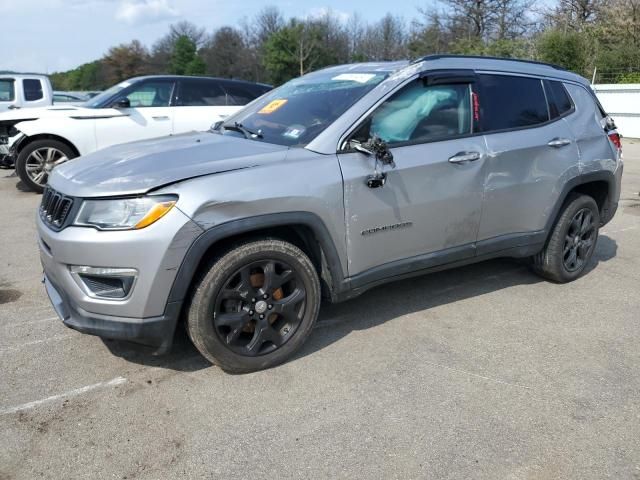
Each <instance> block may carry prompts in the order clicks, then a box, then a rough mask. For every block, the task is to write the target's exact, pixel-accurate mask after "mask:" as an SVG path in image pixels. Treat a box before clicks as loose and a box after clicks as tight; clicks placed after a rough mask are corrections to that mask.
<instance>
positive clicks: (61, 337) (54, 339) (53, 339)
mask: <svg viewBox="0 0 640 480" xmlns="http://www.w3.org/2000/svg"><path fill="white" fill-rule="evenodd" d="M73 336H75V334H74V333H67V334H65V335H54V336H53V337H49V338H43V339H41V340H32V341H30V342H25V343H21V344H20V345H10V346H8V347H5V348H4V349H2V350H0V353H4V352H10V351H12V350H19V349H20V348H22V347H30V346H31V345H39V344H41V343H47V342H57V341H58V340H64V339H66V338H71V337H73Z"/></svg>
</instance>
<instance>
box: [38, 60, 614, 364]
mask: <svg viewBox="0 0 640 480" xmlns="http://www.w3.org/2000/svg"><path fill="white" fill-rule="evenodd" d="M622 168H623V164H622V159H621V150H620V139H619V137H618V135H617V133H616V131H615V125H614V124H613V121H612V120H611V119H610V118H608V117H607V116H606V114H605V113H604V111H603V110H602V108H601V107H600V105H599V104H598V101H597V100H596V98H595V96H594V95H593V93H592V92H591V89H590V88H589V84H588V82H587V81H586V80H585V79H583V78H582V77H579V76H577V75H575V74H573V73H570V72H567V71H565V70H562V69H560V68H558V67H554V66H551V65H544V64H538V63H533V62H522V61H512V60H503V59H492V58H475V57H455V56H431V57H426V58H423V59H420V60H418V61H415V62H413V63H408V62H394V63H364V64H356V65H344V66H337V67H331V68H327V69H324V70H321V71H318V72H314V73H311V74H308V75H305V76H303V77H301V78H298V79H295V80H292V81H290V82H289V83H287V84H285V85H283V86H281V87H280V88H277V89H275V90H273V91H271V92H269V93H268V94H266V95H265V96H263V97H261V98H259V99H257V100H256V101H254V102H253V103H251V104H249V105H248V106H247V107H245V108H244V109H243V110H241V111H240V112H238V113H237V114H235V115H233V116H232V117H229V118H228V119H226V121H224V123H219V124H217V125H216V126H215V127H213V128H212V129H211V131H210V132H205V133H198V134H189V135H181V136H174V137H171V138H167V139H163V140H153V141H144V142H138V143H131V144H127V145H121V146H116V147H112V148H108V149H106V150H102V151H100V152H96V153H93V154H90V155H87V156H84V157H82V158H81V159H80V160H79V161H75V160H74V161H71V162H69V163H68V164H65V165H62V166H60V167H59V168H56V169H55V170H54V173H53V175H52V176H51V178H50V181H49V185H48V187H47V189H46V191H45V193H44V196H43V198H42V204H41V206H40V209H39V215H38V218H37V223H38V234H39V244H40V252H41V258H42V264H43V266H44V274H45V277H44V282H45V285H46V290H47V292H48V294H49V297H50V298H51V301H52V303H53V305H54V307H55V309H56V311H57V312H58V314H59V316H60V317H61V318H62V321H63V322H64V323H65V324H66V325H67V326H69V327H71V328H73V329H76V330H79V331H81V332H86V333H90V334H95V335H100V336H103V337H108V338H116V339H125V340H131V341H136V342H140V343H144V344H148V345H152V346H155V347H157V351H158V352H165V351H167V350H168V349H169V348H170V346H171V343H172V339H173V336H174V332H175V329H176V325H177V324H178V322H185V323H186V329H187V331H188V333H189V336H190V338H191V339H192V341H193V343H194V344H195V346H196V347H197V348H198V350H199V351H200V352H201V353H202V354H203V355H204V356H205V357H206V358H207V359H209V360H210V361H211V362H213V363H215V364H217V365H219V366H220V367H222V368H223V369H225V370H227V371H232V372H248V371H253V370H257V369H262V368H267V367H270V366H273V365H276V364H278V363H280V362H283V361H285V360H286V359H287V358H289V357H290V356H291V355H292V354H293V353H294V352H295V351H296V350H297V349H298V348H300V347H301V345H302V344H303V343H304V341H305V339H306V338H307V337H308V336H309V334H310V333H311V331H312V328H313V325H314V323H315V321H316V318H317V316H318V310H319V308H320V302H321V299H322V298H325V299H328V300H329V301H332V302H337V301H341V300H345V299H348V298H350V297H353V296H356V295H358V294H360V293H362V292H364V291H365V290H367V289H369V288H371V287H374V286H376V285H379V284H381V283H383V282H388V281H391V280H396V279H400V278H406V277H409V276H413V275H421V274H423V273H427V272H431V271H435V270H441V269H443V268H449V267H455V266H459V265H463V264H467V263H471V262H478V261H480V260H485V259H488V258H494V257H519V258H528V259H530V262H531V265H532V268H533V270H534V271H535V272H537V273H539V274H540V275H542V276H543V277H545V278H547V279H550V280H552V281H554V282H568V281H571V280H574V279H575V278H577V277H578V276H580V275H581V274H582V273H583V272H584V271H585V268H586V266H587V265H588V263H589V261H590V259H591V256H592V254H593V251H594V249H595V246H596V241H597V239H598V229H599V228H600V227H601V226H602V225H604V224H605V223H607V222H608V221H609V220H611V218H612V217H613V215H614V213H615V211H616V208H617V205H618V198H619V195H620V180H621V175H622ZM425 295H428V292H425Z"/></svg>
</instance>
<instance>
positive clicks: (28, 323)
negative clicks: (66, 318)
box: [0, 317, 60, 327]
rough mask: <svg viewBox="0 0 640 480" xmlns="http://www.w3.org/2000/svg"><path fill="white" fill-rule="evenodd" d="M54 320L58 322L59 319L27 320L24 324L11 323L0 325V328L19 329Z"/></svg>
mask: <svg viewBox="0 0 640 480" xmlns="http://www.w3.org/2000/svg"><path fill="white" fill-rule="evenodd" d="M54 320H60V317H49V318H41V319H40V320H28V321H26V322H11V323H3V324H0V327H19V326H21V325H34V324H36V323H44V322H52V321H54Z"/></svg>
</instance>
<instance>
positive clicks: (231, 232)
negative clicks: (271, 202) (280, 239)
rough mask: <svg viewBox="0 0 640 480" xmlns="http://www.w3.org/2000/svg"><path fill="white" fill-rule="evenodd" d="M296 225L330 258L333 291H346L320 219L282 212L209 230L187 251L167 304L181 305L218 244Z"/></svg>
mask: <svg viewBox="0 0 640 480" xmlns="http://www.w3.org/2000/svg"><path fill="white" fill-rule="evenodd" d="M296 225H298V226H299V225H302V226H305V227H308V228H310V229H311V231H312V232H313V234H314V236H315V239H316V240H317V241H318V243H319V245H320V247H321V248H322V252H323V254H324V257H325V258H326V262H327V266H328V269H329V274H330V275H331V282H332V286H333V289H334V290H336V291H343V290H345V289H346V288H347V286H348V285H347V283H346V281H345V276H344V270H343V268H342V264H341V262H340V257H339V255H338V250H337V249H336V246H335V243H334V241H333V239H332V237H331V234H330V233H329V230H328V229H327V227H326V225H325V224H324V222H323V221H322V220H321V219H320V217H318V216H317V215H316V214H313V213H310V212H282V213H270V214H265V215H258V216H254V217H248V218H242V219H239V220H231V221H229V222H225V223H222V224H219V225H216V226H214V227H211V228H209V229H208V230H205V231H204V233H202V234H201V235H200V236H199V237H198V238H196V239H195V241H194V242H193V243H192V244H191V246H190V247H189V249H188V250H187V253H186V254H185V257H184V259H183V260H182V263H181V264H180V267H179V268H178V273H177V274H176V277H175V279H174V281H173V285H172V287H171V291H170V292H169V297H168V299H167V303H168V304H169V303H172V302H180V301H183V300H184V299H185V298H186V296H187V293H188V291H189V287H190V286H191V282H192V280H193V278H194V276H195V274H196V271H197V270H198V268H199V266H200V265H201V263H202V259H203V258H204V255H205V253H206V252H207V250H209V248H210V247H211V246H212V245H214V244H215V243H217V242H220V241H222V240H224V239H226V238H229V237H232V236H235V235H239V234H246V233H251V232H252V231H256V230H262V229H264V228H270V227H285V226H296Z"/></svg>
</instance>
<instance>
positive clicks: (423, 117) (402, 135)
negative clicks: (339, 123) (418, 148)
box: [355, 79, 472, 145]
mask: <svg viewBox="0 0 640 480" xmlns="http://www.w3.org/2000/svg"><path fill="white" fill-rule="evenodd" d="M471 131H472V126H471V85H470V84H454V85H433V86H427V85H426V83H425V81H424V80H423V79H418V80H415V81H414V82H412V83H410V84H409V85H407V86H406V87H404V88H403V89H402V90H400V91H399V92H397V93H396V94H394V95H393V96H392V97H391V98H389V99H388V100H386V101H385V102H384V103H383V104H382V105H380V107H378V108H377V109H376V111H375V112H374V113H373V114H372V115H371V116H370V117H369V119H367V121H366V122H365V124H364V125H363V126H362V127H361V128H360V130H359V131H358V132H357V133H356V136H355V138H356V139H357V140H360V141H366V140H368V139H369V138H371V137H373V136H374V135H377V136H378V137H380V138H381V139H382V140H384V141H385V142H387V143H389V144H391V145H393V144H395V143H407V142H410V143H424V142H433V141H437V140H444V139H447V138H453V137H458V136H461V135H467V134H469V133H471Z"/></svg>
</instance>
